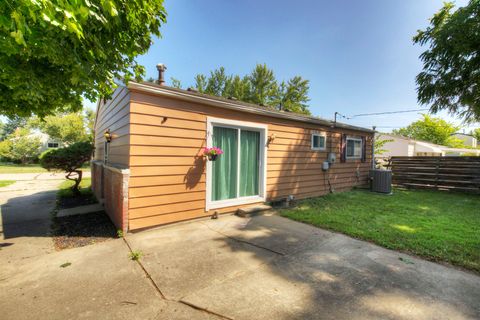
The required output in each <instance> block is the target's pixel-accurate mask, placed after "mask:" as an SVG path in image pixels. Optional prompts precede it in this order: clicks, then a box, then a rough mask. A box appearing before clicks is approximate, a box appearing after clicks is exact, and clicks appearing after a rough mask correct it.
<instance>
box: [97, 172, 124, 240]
mask: <svg viewBox="0 0 480 320" xmlns="http://www.w3.org/2000/svg"><path fill="white" fill-rule="evenodd" d="M103 179H104V184H103V195H104V198H105V202H104V204H105V211H106V212H107V214H108V216H109V217H110V219H111V220H112V222H113V224H114V225H115V227H117V229H120V230H122V231H123V232H127V231H128V180H129V170H128V169H124V170H122V169H117V168H113V167H107V166H104V167H103Z"/></svg>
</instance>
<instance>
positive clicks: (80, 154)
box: [40, 142, 93, 194]
mask: <svg viewBox="0 0 480 320" xmlns="http://www.w3.org/2000/svg"><path fill="white" fill-rule="evenodd" d="M92 151H93V145H92V144H91V143H90V142H77V143H74V144H72V145H70V146H68V147H64V148H58V149H50V150H47V151H45V152H44V153H42V154H41V155H40V165H41V166H42V167H44V168H45V169H47V170H49V171H55V170H56V171H64V172H66V173H67V175H66V176H65V177H66V178H67V179H68V180H73V181H75V184H74V185H73V186H72V191H73V192H74V193H75V194H79V193H80V190H79V185H80V182H81V181H82V170H80V168H81V167H82V165H83V164H84V163H85V162H87V161H89V160H90V158H91V156H92ZM75 175H76V176H75Z"/></svg>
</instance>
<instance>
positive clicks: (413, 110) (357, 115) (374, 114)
mask: <svg viewBox="0 0 480 320" xmlns="http://www.w3.org/2000/svg"><path fill="white" fill-rule="evenodd" d="M426 110H430V109H428V108H424V109H412V110H401V111H386V112H374V113H360V114H354V115H353V116H350V119H351V118H355V117H364V116H378V115H382V114H394V113H407V112H418V111H426Z"/></svg>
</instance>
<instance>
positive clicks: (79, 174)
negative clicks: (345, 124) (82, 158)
mask: <svg viewBox="0 0 480 320" xmlns="http://www.w3.org/2000/svg"><path fill="white" fill-rule="evenodd" d="M73 173H76V174H77V177H76V178H71V175H72V174H73ZM82 174H83V172H82V170H75V171H72V172H69V173H68V174H67V175H66V178H67V179H68V180H72V181H75V184H74V185H73V186H72V191H73V193H74V194H76V195H79V194H80V182H82Z"/></svg>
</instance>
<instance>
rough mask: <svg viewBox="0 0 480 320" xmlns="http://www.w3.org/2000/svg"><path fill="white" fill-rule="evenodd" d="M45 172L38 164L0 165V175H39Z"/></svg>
mask: <svg viewBox="0 0 480 320" xmlns="http://www.w3.org/2000/svg"><path fill="white" fill-rule="evenodd" d="M40 172H47V170H45V169H43V168H42V167H41V166H40V165H39V164H23V165H22V164H5V163H2V164H0V173H40Z"/></svg>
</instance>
